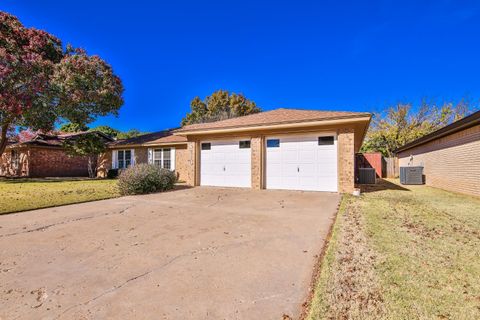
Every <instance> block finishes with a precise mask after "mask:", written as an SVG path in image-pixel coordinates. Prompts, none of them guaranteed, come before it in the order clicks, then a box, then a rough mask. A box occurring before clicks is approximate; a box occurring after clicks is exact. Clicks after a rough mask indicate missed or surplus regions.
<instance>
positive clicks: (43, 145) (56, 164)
mask: <svg viewBox="0 0 480 320" xmlns="http://www.w3.org/2000/svg"><path fill="white" fill-rule="evenodd" d="M79 134H84V133H74V134H60V135H53V134H36V135H35V136H34V137H33V138H32V139H31V140H28V141H25V142H18V143H15V142H12V143H10V144H9V145H8V146H7V148H6V150H5V152H4V153H3V155H2V157H1V159H0V176H4V177H31V178H39V177H87V176H88V167H87V164H88V159H87V158H86V157H71V156H68V155H67V154H66V153H65V151H64V149H63V141H64V140H65V139H69V138H73V137H75V136H78V135H79ZM96 134H98V135H100V136H101V137H102V138H103V139H105V140H106V141H113V140H112V139H111V138H110V137H108V136H106V135H104V134H102V133H101V132H96Z"/></svg>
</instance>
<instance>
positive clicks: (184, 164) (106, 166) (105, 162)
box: [97, 145, 188, 181]
mask: <svg viewBox="0 0 480 320" xmlns="http://www.w3.org/2000/svg"><path fill="white" fill-rule="evenodd" d="M152 148H153V149H155V148H175V172H177V176H178V178H179V180H181V181H185V180H186V179H185V176H186V175H187V171H188V157H187V154H188V152H187V146H186V145H171V146H161V147H152ZM132 149H133V150H134V157H135V163H136V164H140V163H148V149H149V147H135V148H126V149H118V150H132ZM112 152H113V151H112V150H109V151H108V152H106V153H105V154H103V155H101V156H100V158H99V162H98V163H99V165H98V167H97V176H98V177H106V176H107V173H108V170H110V169H111V168H112Z"/></svg>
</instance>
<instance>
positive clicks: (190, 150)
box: [185, 141, 200, 186]
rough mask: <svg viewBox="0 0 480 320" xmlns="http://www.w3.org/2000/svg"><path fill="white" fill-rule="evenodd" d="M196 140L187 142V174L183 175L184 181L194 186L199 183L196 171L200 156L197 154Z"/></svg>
mask: <svg viewBox="0 0 480 320" xmlns="http://www.w3.org/2000/svg"><path fill="white" fill-rule="evenodd" d="M197 149H198V142H197V141H189V142H188V143H187V174H186V176H185V182H186V183H187V184H188V185H189V186H196V185H198V183H199V180H198V179H197V174H199V173H198V171H199V170H200V163H199V161H200V160H199V159H200V157H198V156H197V153H198V152H199V151H198V150H197Z"/></svg>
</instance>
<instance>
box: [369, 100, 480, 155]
mask: <svg viewBox="0 0 480 320" xmlns="http://www.w3.org/2000/svg"><path fill="white" fill-rule="evenodd" d="M472 110H473V107H472V106H471V105H470V103H469V102H468V101H466V100H462V101H460V102H459V103H457V104H453V103H444V104H442V105H440V106H439V105H436V104H434V103H429V102H427V101H426V100H424V101H422V103H421V105H420V106H419V108H418V109H416V110H415V109H414V108H413V107H412V104H410V103H399V104H396V105H394V106H390V107H389V108H388V109H387V110H386V111H384V112H383V113H379V114H375V115H374V117H373V121H372V124H371V125H370V129H369V130H368V133H367V136H366V139H365V142H364V144H363V146H362V149H361V151H362V152H381V153H382V154H383V155H384V156H386V157H393V156H394V151H395V150H396V149H398V148H399V147H401V146H403V145H405V144H406V143H408V142H411V141H413V140H415V139H418V138H420V137H422V136H424V135H426V134H428V133H430V132H433V131H435V130H438V129H440V128H442V127H444V126H446V125H448V124H450V123H452V122H453V121H456V120H458V119H461V118H463V117H464V116H465V115H467V114H468V113H469V112H471V111H472Z"/></svg>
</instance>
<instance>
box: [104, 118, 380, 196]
mask: <svg viewBox="0 0 480 320" xmlns="http://www.w3.org/2000/svg"><path fill="white" fill-rule="evenodd" d="M370 120H371V114H369V113H359V112H339V111H314V110H295V109H276V110H272V111H267V112H261V113H258V114H253V115H248V116H244V117H238V118H233V119H227V120H221V121H216V122H210V123H202V124H193V125H188V126H184V127H183V128H181V129H177V130H173V131H163V132H157V133H153V134H151V135H150V136H149V135H145V136H142V137H139V138H134V139H130V140H127V141H119V142H114V143H111V144H110V147H109V148H110V149H111V152H108V153H107V154H106V155H105V156H104V158H103V160H102V161H101V164H102V170H100V171H99V174H100V175H105V174H106V172H107V171H108V169H109V168H124V167H126V166H130V165H135V164H136V163H141V162H145V163H155V164H157V165H159V166H161V167H165V168H170V169H172V170H175V171H177V172H178V174H179V177H180V180H184V181H186V182H187V184H188V185H191V186H200V185H201V186H223V187H248V188H254V189H287V190H306V191H330V192H351V191H353V189H354V176H355V174H354V173H355V172H354V171H355V170H354V157H355V153H356V152H358V151H359V149H360V146H361V145H362V142H363V139H364V137H365V133H366V131H367V129H368V126H369V123H370Z"/></svg>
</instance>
